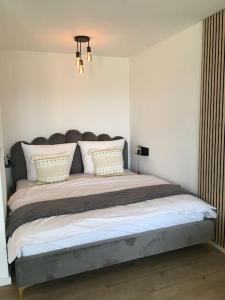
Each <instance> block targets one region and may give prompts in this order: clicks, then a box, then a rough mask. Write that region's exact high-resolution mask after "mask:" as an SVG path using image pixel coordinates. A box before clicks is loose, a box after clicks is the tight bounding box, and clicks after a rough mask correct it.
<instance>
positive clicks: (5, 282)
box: [0, 276, 12, 286]
mask: <svg viewBox="0 0 225 300" xmlns="http://www.w3.org/2000/svg"><path fill="white" fill-rule="evenodd" d="M11 283H12V281H11V277H10V276H9V277H5V278H0V286H3V285H9V284H11Z"/></svg>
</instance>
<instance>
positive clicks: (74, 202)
mask: <svg viewBox="0 0 225 300" xmlns="http://www.w3.org/2000/svg"><path fill="white" fill-rule="evenodd" d="M181 194H190V193H189V192H188V191H186V190H185V189H183V188H182V187H181V186H179V185H173V184H160V185H154V186H144V187H138V188H132V189H126V190H120V191H113V192H107V193H100V194H95V195H88V196H81V197H73V198H65V199H59V200H48V201H41V202H36V203H31V204H27V205H24V206H22V207H20V208H18V209H16V210H15V211H14V212H13V213H12V214H11V215H10V216H9V218H8V221H7V232H6V233H7V236H8V237H9V236H11V235H12V234H13V232H14V231H15V230H16V229H17V228H18V227H19V226H21V225H23V224H25V223H27V222H31V221H35V220H38V219H40V218H48V217H52V216H60V215H67V214H76V213H81V212H85V211H89V210H95V209H102V208H108V207H113V206H118V205H126V204H132V203H137V202H141V201H146V200H152V199H157V198H162V197H167V196H174V195H181Z"/></svg>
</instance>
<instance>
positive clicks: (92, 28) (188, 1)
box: [0, 0, 225, 57]
mask: <svg viewBox="0 0 225 300" xmlns="http://www.w3.org/2000/svg"><path fill="white" fill-rule="evenodd" d="M222 8H225V0H110V1H109V0H0V36H1V39H0V49H17V50H32V51H46V52H66V53H73V52H74V49H75V43H74V41H73V36H74V35H77V34H85V35H89V36H90V37H91V39H92V40H91V45H92V48H93V52H94V54H96V55H104V56H121V57H123V56H125V57H129V56H131V55H133V54H135V53H137V52H138V51H140V50H143V49H145V48H147V47H148V46H151V45H153V44H155V43H157V42H158V41H160V40H162V39H164V38H166V37H169V36H171V35H173V34H175V33H177V32H179V31H181V30H183V29H185V28H187V27H189V26H191V25H193V24H195V23H197V22H199V21H201V20H202V19H204V18H205V17H207V16H209V15H211V14H213V13H214V12H216V11H218V10H220V9H222Z"/></svg>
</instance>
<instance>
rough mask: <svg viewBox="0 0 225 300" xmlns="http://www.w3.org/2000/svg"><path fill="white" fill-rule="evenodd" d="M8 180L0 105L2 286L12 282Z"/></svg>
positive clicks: (0, 247)
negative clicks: (8, 247)
mask: <svg viewBox="0 0 225 300" xmlns="http://www.w3.org/2000/svg"><path fill="white" fill-rule="evenodd" d="M5 202H6V182H5V169H4V151H3V143H2V119H1V106H0V286H1V285H5V284H9V283H11V279H10V277H9V270H8V263H7V253H6V239H5V215H6V205H5Z"/></svg>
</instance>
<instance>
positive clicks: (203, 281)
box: [0, 245, 225, 300]
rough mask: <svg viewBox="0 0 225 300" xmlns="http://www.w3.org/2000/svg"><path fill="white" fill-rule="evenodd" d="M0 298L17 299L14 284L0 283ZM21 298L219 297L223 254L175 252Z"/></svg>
mask: <svg viewBox="0 0 225 300" xmlns="http://www.w3.org/2000/svg"><path fill="white" fill-rule="evenodd" d="M34 272H35V270H34ZM0 299H1V300H15V299H18V298H17V289H16V287H15V286H14V285H11V286H7V287H0ZM24 299H25V300H59V299H60V300H62V299H63V300H72V299H73V300H89V299H90V300H103V299H104V300H137V299H138V300H139V299H140V300H147V299H148V300H172V299H173V300H195V299H198V300H209V299H213V300H220V299H221V300H225V254H223V253H221V252H219V251H218V250H216V249H214V248H209V247H207V246H206V245H200V246H196V247H191V248H186V249H182V250H177V251H173V252H170V253H166V254H161V255H157V256H152V257H148V258H145V259H141V260H137V261H134V262H130V263H125V264H122V265H118V266H113V267H109V268H106V269H102V270H97V271H92V272H89V273H84V274H80V275H76V276H72V277H68V278H64V279H60V280H56V281H52V282H48V283H44V284H40V285H36V286H33V287H30V288H28V289H27V290H25V297H24Z"/></svg>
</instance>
